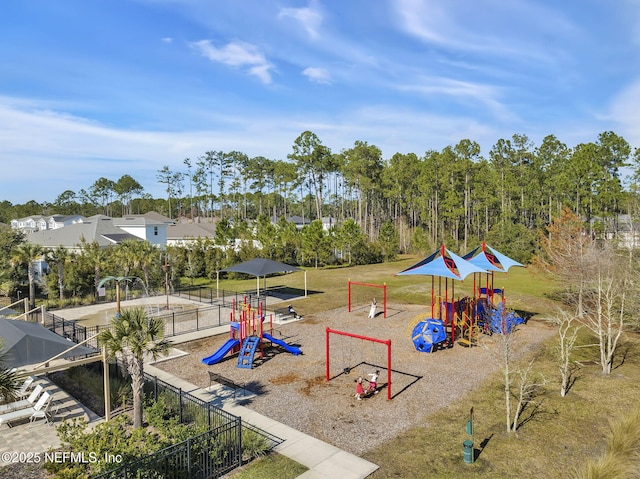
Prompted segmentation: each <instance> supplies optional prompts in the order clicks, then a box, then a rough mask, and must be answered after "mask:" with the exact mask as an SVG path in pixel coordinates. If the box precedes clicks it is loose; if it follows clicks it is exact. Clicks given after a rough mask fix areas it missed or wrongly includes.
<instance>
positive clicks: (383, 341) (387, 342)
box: [325, 328, 391, 401]
mask: <svg viewBox="0 0 640 479" xmlns="http://www.w3.org/2000/svg"><path fill="white" fill-rule="evenodd" d="M330 334H337V335H339V336H347V337H350V338H355V339H362V340H363V341H372V342H374V343H381V344H384V345H386V346H387V400H389V401H390V400H391V340H390V339H378V338H369V337H367V336H360V335H359V334H353V333H346V332H344V331H336V330H335V329H331V328H327V329H326V344H325V346H326V355H327V358H326V363H327V364H326V366H327V367H326V374H327V381H330V380H331V376H330V372H329V370H330V356H331V354H330V353H331V348H330V341H329V336H330Z"/></svg>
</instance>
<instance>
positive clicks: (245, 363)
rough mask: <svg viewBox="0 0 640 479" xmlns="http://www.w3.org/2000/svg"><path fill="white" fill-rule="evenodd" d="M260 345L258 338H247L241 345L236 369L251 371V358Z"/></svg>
mask: <svg viewBox="0 0 640 479" xmlns="http://www.w3.org/2000/svg"><path fill="white" fill-rule="evenodd" d="M259 344H260V337H258V336H247V338H246V339H245V340H244V342H243V343H242V349H241V350H240V355H239V356H238V367H239V368H243V369H251V368H252V367H253V356H254V355H255V353H256V349H257V348H258V345H259Z"/></svg>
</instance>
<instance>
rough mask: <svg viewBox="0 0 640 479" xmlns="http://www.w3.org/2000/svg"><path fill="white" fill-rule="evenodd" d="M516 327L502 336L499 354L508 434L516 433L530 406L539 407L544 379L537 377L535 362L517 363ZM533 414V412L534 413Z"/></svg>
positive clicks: (500, 337) (500, 336)
mask: <svg viewBox="0 0 640 479" xmlns="http://www.w3.org/2000/svg"><path fill="white" fill-rule="evenodd" d="M515 332H516V327H515V326H514V327H512V328H511V331H510V332H508V333H503V334H500V335H499V336H498V337H499V340H500V345H499V354H500V363H501V366H502V377H503V385H504V399H505V419H506V427H507V432H508V433H511V432H516V431H517V430H518V427H519V426H520V425H521V420H520V417H521V416H522V413H523V412H524V411H525V410H526V409H527V407H528V406H534V407H537V406H538V403H537V401H536V398H537V397H538V396H539V395H540V391H541V388H542V386H544V384H545V381H544V378H537V377H535V376H536V375H535V373H534V371H533V366H534V361H533V360H531V361H530V362H529V363H528V364H527V365H526V366H524V367H522V366H520V365H519V364H518V363H517V362H516V348H515V342H516V335H515V334H514V333H515ZM532 414H533V412H532Z"/></svg>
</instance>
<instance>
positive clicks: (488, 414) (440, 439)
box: [364, 326, 640, 478]
mask: <svg viewBox="0 0 640 479" xmlns="http://www.w3.org/2000/svg"><path fill="white" fill-rule="evenodd" d="M525 327H526V326H525ZM583 339H584V338H583ZM554 347H555V342H554V341H550V342H549V343H548V344H547V345H546V346H545V347H544V348H542V349H541V350H539V351H537V352H535V353H533V355H534V356H535V357H536V366H535V371H536V372H538V373H540V374H542V375H543V376H544V377H545V378H547V380H548V383H547V385H546V386H545V393H544V394H543V395H542V396H541V397H540V398H539V406H538V409H537V411H536V412H535V414H534V415H533V416H532V417H530V412H531V411H532V409H528V410H527V411H525V413H524V414H523V416H522V419H523V420H524V419H527V421H526V423H525V424H524V425H522V426H521V427H520V429H519V430H518V431H517V432H516V433H510V434H507V433H506V431H505V430H506V424H505V423H506V418H505V407H504V395H503V386H502V382H501V378H500V376H499V375H495V376H494V377H493V378H492V379H490V380H488V381H486V382H485V383H484V384H483V385H482V386H481V387H480V388H479V389H477V390H476V391H473V392H471V393H470V394H468V395H467V396H466V397H464V398H462V399H461V400H459V401H455V402H454V403H452V404H451V405H450V406H449V407H448V408H446V409H445V410H442V411H440V412H439V413H438V414H436V415H432V416H427V417H424V418H418V419H417V425H416V427H414V428H412V429H410V430H408V431H406V432H405V433H403V434H402V435H401V436H399V437H398V438H396V439H394V440H391V441H389V442H387V443H386V444H384V445H382V446H380V447H378V448H376V449H375V450H373V451H370V452H369V453H367V454H365V455H364V458H365V459H368V460H370V461H372V462H374V463H376V464H378V465H379V466H380V469H379V470H378V471H377V472H376V473H374V475H373V476H372V477H373V478H386V477H396V478H397V477H430V478H431V477H433V478H439V477H442V478H446V477H456V478H474V477H518V478H539V477H545V478H566V477H571V474H572V473H573V472H574V471H575V470H577V468H579V467H580V466H581V465H582V464H583V463H584V462H585V461H587V460H590V459H594V458H597V457H598V456H600V455H601V454H602V453H603V451H604V448H605V445H606V439H607V437H608V435H609V432H610V424H611V422H614V421H617V420H620V419H621V418H622V417H624V416H625V414H628V413H629V412H630V411H632V410H633V408H634V407H635V404H636V402H637V398H638V394H639V393H640V360H639V358H638V353H639V352H640V340H639V339H638V338H637V337H631V338H630V339H628V340H627V341H626V342H625V345H624V346H623V347H622V349H621V353H622V354H621V355H620V356H619V358H618V361H617V362H616V365H617V367H616V369H615V370H614V371H613V373H612V374H611V375H610V376H608V377H607V376H604V375H602V373H601V369H600V366H599V365H598V364H595V365H593V364H590V365H588V366H584V367H583V368H582V369H581V370H580V372H579V373H578V379H577V381H576V383H575V385H574V386H573V388H572V389H571V390H570V392H569V394H568V395H567V396H566V397H565V398H562V397H560V394H559V376H558V373H557V363H556V362H555V360H554V359H553V358H554V356H553V349H554ZM623 355H624V359H623ZM591 357H592V358H597V350H592V355H591ZM453 380H455V379H453ZM395 400H398V401H401V400H402V398H401V397H398V398H396V399H395ZM424 400H425V401H428V400H429V398H428V397H425V398H424ZM471 407H473V408H474V416H475V421H474V425H475V431H474V432H475V434H474V440H475V444H474V447H475V449H476V455H477V459H476V461H475V462H474V463H473V464H467V463H465V462H464V460H463V441H465V440H466V439H470V438H471V437H470V436H468V435H467V433H466V430H465V425H466V421H467V418H468V414H469V409H470V408H471ZM529 417H530V419H529ZM483 446H484V447H483ZM478 450H480V451H479V452H480V453H479V455H478Z"/></svg>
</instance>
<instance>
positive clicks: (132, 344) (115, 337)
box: [98, 307, 170, 428]
mask: <svg viewBox="0 0 640 479" xmlns="http://www.w3.org/2000/svg"><path fill="white" fill-rule="evenodd" d="M98 342H99V344H100V345H102V346H104V347H105V349H106V352H107V355H108V356H110V357H119V358H120V359H121V360H122V361H123V362H124V365H125V367H126V369H127V372H128V373H129V375H130V376H131V389H132V391H133V427H134V428H140V427H142V386H143V385H144V357H145V356H146V355H151V356H152V357H153V359H157V358H158V356H160V355H161V354H166V353H167V352H168V351H169V346H170V343H169V341H167V340H166V339H164V323H163V321H162V320H161V319H160V318H158V317H150V316H148V315H147V312H146V311H145V309H144V308H143V307H135V308H126V309H124V310H122V313H121V314H120V315H116V316H115V317H114V318H113V319H112V320H111V328H110V329H106V330H104V331H102V332H101V333H100V335H99V336H98Z"/></svg>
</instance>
